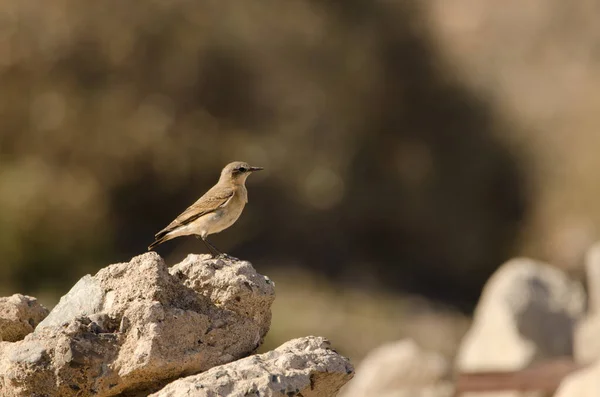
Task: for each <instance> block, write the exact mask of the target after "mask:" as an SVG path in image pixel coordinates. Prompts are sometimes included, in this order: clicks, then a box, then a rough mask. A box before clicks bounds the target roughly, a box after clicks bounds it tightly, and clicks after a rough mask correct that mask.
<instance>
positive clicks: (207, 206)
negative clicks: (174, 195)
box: [148, 161, 264, 257]
mask: <svg viewBox="0 0 600 397" xmlns="http://www.w3.org/2000/svg"><path fill="white" fill-rule="evenodd" d="M263 169H264V168H262V167H252V166H250V165H249V164H248V163H246V162H244V161H234V162H232V163H229V164H227V165H226V166H225V167H224V168H223V170H222V171H221V176H220V177H219V181H218V182H217V184H216V185H214V186H213V187H212V188H210V189H209V190H208V191H207V192H206V193H205V194H204V195H203V196H202V197H200V198H199V199H198V200H197V201H196V202H195V203H194V204H192V205H190V206H189V207H188V208H187V209H186V210H185V211H183V212H182V213H181V214H180V215H179V216H178V217H177V218H175V220H174V221H173V222H171V223H169V225H168V226H167V227H165V228H164V229H162V230H161V231H160V232H158V233H156V234H155V235H154V240H155V241H154V242H153V243H152V244H150V246H149V247H148V251H150V250H152V249H153V248H154V247H156V246H157V245H159V244H162V243H164V242H165V241H168V240H171V239H173V238H175V237H180V236H190V235H194V236H195V237H196V238H198V239H200V240H202V242H203V243H204V245H206V248H208V250H209V251H210V253H211V254H212V256H213V257H214V256H224V255H225V254H223V253H222V252H220V251H219V250H218V249H217V248H216V247H215V246H214V245H212V244H211V243H210V242H209V241H208V240H207V239H206V237H207V236H208V235H210V234H215V233H219V232H221V231H223V230H225V229H227V228H228V227H230V226H231V225H233V224H234V223H235V221H237V219H238V218H239V217H240V215H241V213H242V210H243V209H244V206H245V205H246V203H247V202H248V190H247V189H246V184H245V183H246V179H247V178H248V176H250V174H252V173H253V172H256V171H261V170H263Z"/></svg>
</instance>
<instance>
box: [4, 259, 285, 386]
mask: <svg viewBox="0 0 600 397" xmlns="http://www.w3.org/2000/svg"><path fill="white" fill-rule="evenodd" d="M205 274H211V275H212V277H213V278H212V279H209V278H207V279H204V278H203V277H204V276H203V275H205ZM196 277H199V278H200V279H199V280H196ZM192 286H193V287H192ZM220 289H222V290H223V291H224V292H219V291H217V290H220ZM87 291H90V292H89V293H88V292H87ZM215 297H218V299H216V300H212V299H213V298H215ZM273 299H274V290H273V286H272V284H271V283H269V282H267V279H266V278H265V277H263V276H260V275H258V274H257V273H256V271H255V270H254V269H253V267H252V265H251V264H250V263H248V262H243V261H239V260H236V259H234V258H227V259H212V258H210V257H209V256H198V255H190V256H189V257H188V258H187V259H186V260H185V261H184V262H183V263H182V264H181V265H178V266H175V267H174V268H173V269H171V272H169V269H168V268H167V266H166V265H165V263H164V261H163V260H162V259H161V258H160V256H158V254H156V253H154V252H150V253H147V254H144V255H140V256H138V257H135V258H133V259H132V260H131V261H130V262H129V263H118V264H115V265H111V266H108V267H106V268H104V269H101V270H100V271H99V272H98V273H97V274H96V275H95V276H86V277H84V278H83V279H82V280H80V282H79V283H77V285H76V287H74V288H73V289H72V290H71V291H70V292H69V293H68V294H67V295H66V296H65V297H64V298H63V299H62V300H61V303H60V304H59V305H57V307H56V308H55V310H53V312H52V313H51V314H50V315H49V320H48V321H47V322H46V323H45V324H43V326H40V327H38V328H37V329H36V330H35V332H33V333H32V334H30V335H28V336H27V337H26V338H25V339H24V340H23V341H21V342H16V343H12V344H3V345H0V395H1V396H5V397H13V396H14V397H17V396H36V395H37V394H36V393H39V391H40V390H43V391H44V392H43V393H44V396H48V397H53V396H61V397H63V396H64V397H69V396H91V395H93V396H99V397H102V396H112V395H117V394H119V393H122V392H132V391H136V390H137V391H140V390H144V389H152V388H157V387H159V386H160V385H162V384H164V383H165V382H166V381H167V380H170V379H174V378H177V377H179V376H182V375H189V374H193V373H197V372H200V371H205V370H208V369H209V368H212V367H214V366H217V365H221V364H224V363H227V362H230V361H232V360H236V359H239V358H241V357H245V356H247V355H249V354H251V353H253V352H254V351H255V350H256V348H258V346H259V345H260V344H261V343H262V340H263V338H264V336H265V334H266V332H267V331H268V329H269V324H270V320H271V313H270V304H271V303H272V301H273ZM86 300H87V302H86ZM71 305H72V307H71ZM142 394H144V393H142ZM145 394H147V393H145Z"/></svg>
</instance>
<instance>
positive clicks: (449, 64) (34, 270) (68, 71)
mask: <svg viewBox="0 0 600 397" xmlns="http://www.w3.org/2000/svg"><path fill="white" fill-rule="evenodd" d="M513 3H514V4H513ZM453 4H454V2H453ZM596 8H597V7H596V6H594V5H592V4H591V3H589V2H585V1H575V2H569V3H568V4H567V3H563V2H560V1H557V0H554V1H550V2H531V3H528V6H527V7H521V5H520V3H518V2H509V3H508V4H504V3H496V2H492V1H483V2H479V1H474V0H473V1H467V0H461V1H458V2H455V4H454V5H453V6H449V5H448V3H446V2H443V1H441V0H438V1H429V2H419V1H359V0H356V1H344V2H342V1H326V2H322V1H300V0H292V1H287V2H278V1H274V0H270V1H267V0H265V1H261V2H244V1H233V2H220V1H203V2H192V1H188V0H174V1H173V0H171V1H161V0H155V1H144V2H138V1H133V2H120V1H115V0H110V1H104V2H95V3H94V2H80V1H74V0H55V1H51V2H46V3H37V2H32V1H16V0H13V1H5V2H2V3H1V4H0V89H1V92H2V94H1V95H0V209H1V210H2V217H1V218H0V252H1V255H2V262H1V264H0V284H1V290H2V291H4V292H5V293H6V294H7V293H13V292H17V291H18V292H22V293H27V294H32V295H46V296H47V298H46V299H47V300H48V301H53V302H55V301H56V299H57V298H58V297H59V296H60V295H62V294H64V293H65V292H66V291H67V290H68V289H69V288H70V286H71V285H72V284H73V283H74V282H75V281H76V280H77V279H79V278H80V277H81V276H83V275H84V274H85V273H89V272H91V273H94V272H96V271H97V270H98V269H99V268H100V267H102V266H105V265H107V264H109V263H114V262H119V261H127V260H129V258H130V257H131V256H134V255H137V254H140V253H142V252H144V251H145V250H146V247H147V245H148V244H149V243H150V242H151V241H152V240H153V235H154V233H155V232H157V231H158V230H160V229H161V228H162V227H164V226H165V225H166V224H167V223H168V222H170V221H171V220H172V219H173V218H174V217H175V216H176V215H178V214H179V213H180V212H181V211H182V210H183V209H185V207H187V206H188V205H189V204H191V203H192V202H193V201H194V200H196V198H198V197H199V196H200V195H201V194H203V193H204V191H205V190H206V189H208V188H209V187H210V186H211V185H212V184H213V183H215V182H216V180H217V178H218V175H219V172H220V169H221V168H222V167H223V165H225V164H226V163H227V162H229V161H233V160H244V161H248V162H250V163H252V164H254V165H259V166H263V167H265V168H266V169H267V170H266V171H265V172H263V173H260V174H256V175H254V176H252V177H251V178H250V179H249V181H248V184H247V185H248V188H249V197H250V202H249V205H248V206H247V207H246V210H245V212H244V214H243V215H242V217H241V218H240V220H239V221H238V223H237V224H236V225H235V226H233V227H232V228H230V229H229V230H227V231H226V232H224V233H222V234H220V235H216V236H214V237H213V238H212V240H211V241H212V242H213V243H214V244H215V245H216V246H217V247H219V248H220V249H222V250H225V251H227V252H228V253H230V254H232V255H234V256H237V257H240V258H244V259H248V260H250V261H252V262H253V264H254V265H255V266H256V267H257V269H258V270H259V271H261V272H262V273H265V274H270V273H269V272H270V269H277V272H278V273H276V274H285V272H286V269H294V270H293V272H296V271H297V269H302V271H304V272H307V273H308V274H310V275H311V276H310V277H309V278H308V280H312V281H307V282H308V283H313V284H314V278H317V279H322V280H325V281H323V282H324V283H327V285H333V286H335V287H332V288H335V289H338V290H339V289H341V290H346V289H352V290H353V291H354V290H358V291H362V290H364V291H385V294H388V293H389V294H400V295H402V294H411V295H415V296H422V297H424V298H426V299H427V300H429V301H432V302H434V303H433V304H437V303H440V304H443V305H448V306H450V307H454V308H457V309H459V310H461V311H463V312H465V313H469V311H470V310H471V309H472V308H473V307H474V305H475V303H476V300H477V298H478V296H479V293H480V289H481V286H482V285H483V283H484V282H485V280H486V279H487V277H488V276H489V275H490V274H491V273H492V272H493V271H494V270H495V269H496V268H497V267H498V266H499V265H500V264H501V263H502V262H503V261H505V260H507V259H508V258H510V257H512V256H514V255H517V254H528V255H535V256H537V257H540V258H542V259H546V260H553V261H555V262H556V263H557V264H559V265H563V266H574V265H575V264H577V263H578V261H579V257H580V255H581V252H582V250H583V249H584V246H585V245H586V244H587V242H588V241H591V240H592V239H593V238H594V237H595V228H594V227H593V226H591V225H593V224H594V221H595V220H598V219H599V218H600V205H598V204H597V203H598V202H599V201H598V200H597V197H599V195H595V196H594V193H600V188H599V187H598V184H597V178H596V177H595V176H594V175H595V173H594V171H593V170H594V168H595V167H598V166H600V161H599V160H598V159H597V157H596V156H595V151H596V149H597V147H598V145H597V144H599V143H600V137H599V134H598V133H597V131H598V130H597V128H598V126H599V124H600V118H599V117H598V116H597V112H596V111H595V110H594V106H593V105H594V104H595V105H596V106H597V105H599V104H600V94H598V92H600V91H599V90H597V88H598V81H599V79H600V73H598V71H597V67H596V66H597V64H598V61H599V59H600V57H599V56H598V52H597V51H592V50H593V49H594V48H597V45H598V42H599V37H600V29H599V28H598V27H597V26H596V25H597V24H595V23H594V22H593V19H591V17H590V14H592V11H598V10H597V9H596ZM499 10H501V11H502V13H498V11H499ZM596 109H597V108H596ZM594 143H595V144H596V145H594ZM157 251H158V252H159V253H160V254H161V255H162V256H164V257H165V258H166V259H167V261H168V262H169V263H176V262H177V261H179V260H180V259H182V258H183V257H185V255H187V253H189V252H204V247H203V245H202V244H201V243H199V242H198V241H197V240H195V239H193V238H187V239H186V238H180V239H176V240H173V241H170V242H168V243H165V244H163V245H162V246H160V247H159V248H158V249H157ZM290 271H291V270H290ZM290 274H291V273H290ZM307 277H308V276H307ZM274 279H275V281H276V282H277V281H278V280H277V278H274ZM283 279H286V278H285V277H284V276H282V280H283ZM291 279H293V277H292V278H290V280H291ZM296 279H297V280H301V279H303V278H301V277H298V278H296ZM283 285H287V284H285V283H283ZM290 288H291V287H290ZM286 291H287V292H289V294H292V293H293V291H295V290H294V289H293V288H292V289H289V290H288V289H283V290H282V289H278V299H280V297H281V296H282V295H285V294H286ZM282 299H284V300H285V299H286V298H282ZM435 302H437V303H435ZM375 306H377V303H374V307H375ZM369 313H370V312H369ZM457 315H458V314H457ZM274 321H275V322H276V321H277V318H276V317H275V318H274ZM399 321H400V320H399Z"/></svg>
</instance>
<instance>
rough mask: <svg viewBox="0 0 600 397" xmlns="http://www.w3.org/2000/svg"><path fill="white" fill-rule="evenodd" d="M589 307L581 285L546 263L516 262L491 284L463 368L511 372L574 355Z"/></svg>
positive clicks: (464, 350) (461, 355) (466, 343)
mask: <svg viewBox="0 0 600 397" xmlns="http://www.w3.org/2000/svg"><path fill="white" fill-rule="evenodd" d="M584 309H585V294H584V291H583V288H582V286H581V285H580V284H579V283H578V282H574V281H572V280H570V279H569V278H568V277H567V276H566V275H565V274H564V273H562V272H561V271H560V270H558V269H555V268H553V267H551V266H549V265H546V264H543V263H539V262H535V261H533V260H529V259H514V260H511V261H510V262H508V263H506V264H504V265H503V266H502V267H501V268H500V269H499V270H498V271H497V272H496V273H495V274H494V275H493V276H492V277H491V278H490V280H489V281H488V282H487V284H486V286H485V288H484V290H483V294H482V296H481V300H480V302H479V304H478V305H477V308H476V310H475V316H474V321H473V325H472V327H471V329H470V330H469V332H468V333H467V335H466V336H465V338H464V339H463V341H462V343H461V346H460V349H459V352H458V356H457V362H456V363H457V367H458V369H459V370H460V371H463V372H470V371H472V372H478V371H511V370H518V369H522V368H525V367H527V366H528V365H530V364H532V363H534V362H537V361H540V360H544V359H548V358H554V357H562V356H571V355H572V353H573V333H574V326H575V323H576V322H577V321H578V320H579V319H580V318H581V317H582V314H583V312H584Z"/></svg>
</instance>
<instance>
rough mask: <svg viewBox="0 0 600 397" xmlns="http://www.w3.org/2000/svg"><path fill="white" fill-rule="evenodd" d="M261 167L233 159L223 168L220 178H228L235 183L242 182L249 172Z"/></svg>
mask: <svg viewBox="0 0 600 397" xmlns="http://www.w3.org/2000/svg"><path fill="white" fill-rule="evenodd" d="M262 169H263V168H262V167H252V166H250V164H248V163H246V162H244V161H234V162H233V163H229V164H227V165H226V166H225V168H223V171H221V179H220V180H221V181H223V180H228V181H232V182H233V183H236V184H243V183H244V182H246V178H248V176H249V175H250V174H251V173H253V172H254V171H260V170H262Z"/></svg>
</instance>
